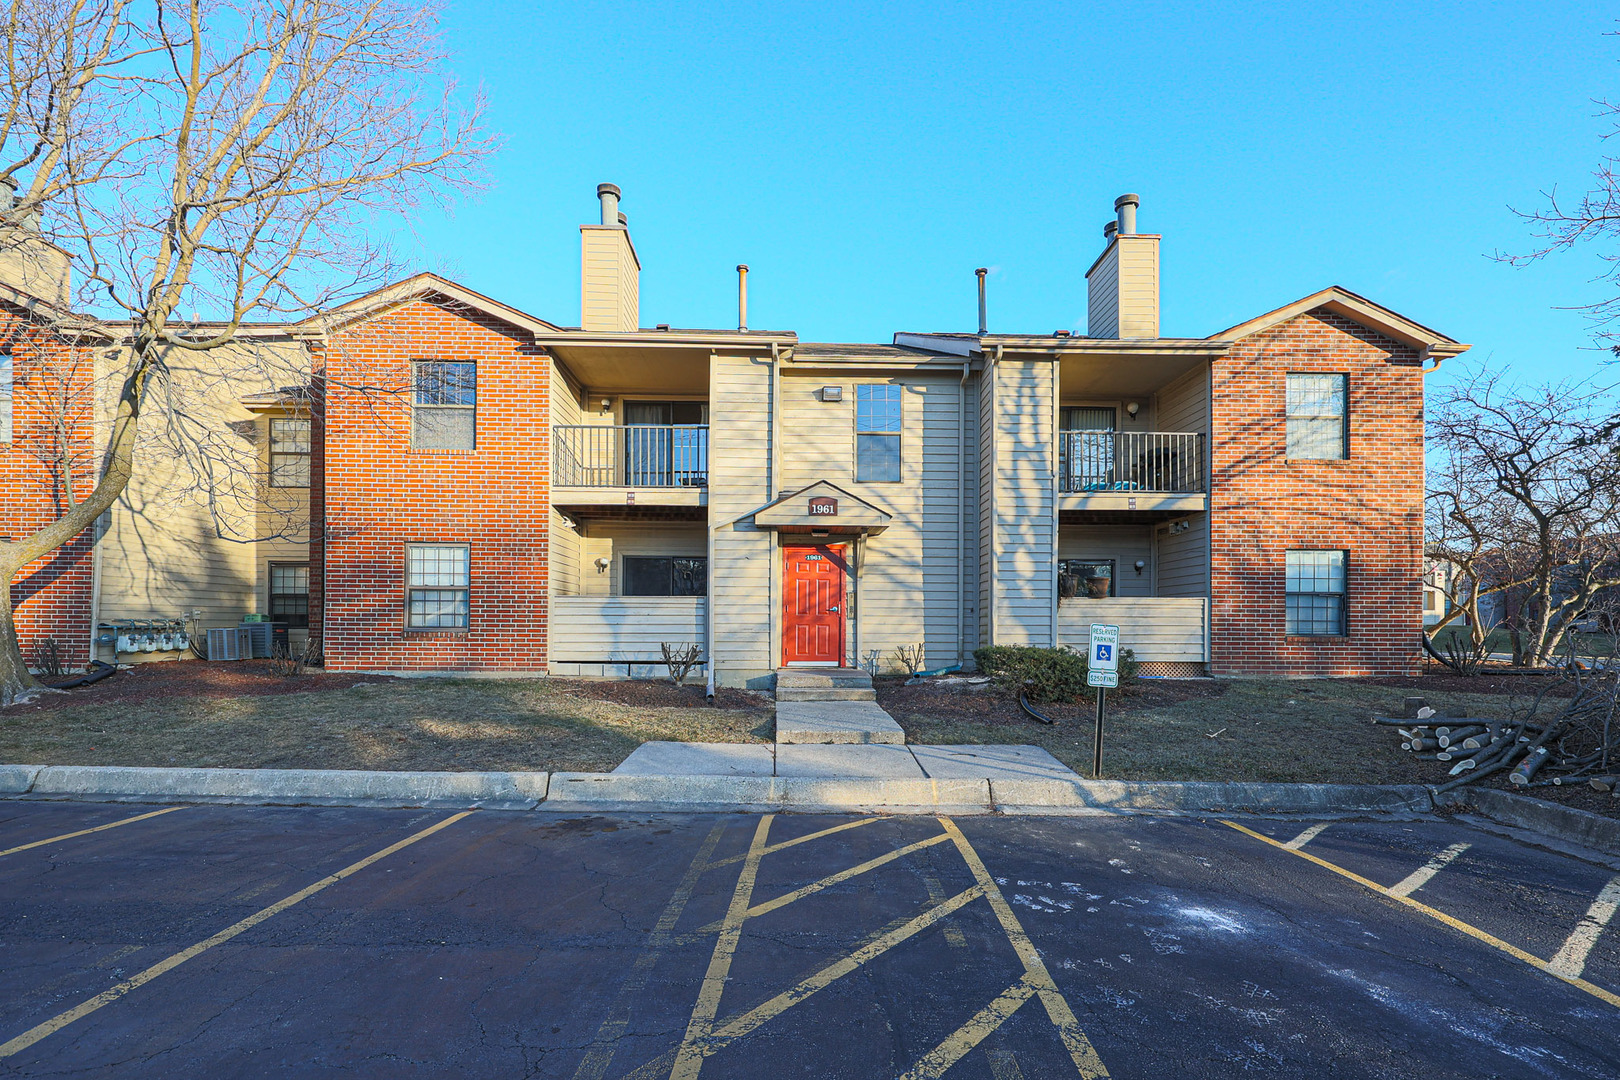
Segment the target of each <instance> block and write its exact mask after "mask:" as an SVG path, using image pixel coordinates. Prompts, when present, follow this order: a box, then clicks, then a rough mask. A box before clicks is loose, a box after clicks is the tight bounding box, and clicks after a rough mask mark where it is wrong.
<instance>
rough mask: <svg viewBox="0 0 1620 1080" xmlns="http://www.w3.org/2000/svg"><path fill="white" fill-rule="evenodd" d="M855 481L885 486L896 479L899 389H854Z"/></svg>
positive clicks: (870, 386)
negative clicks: (883, 484)
mask: <svg viewBox="0 0 1620 1080" xmlns="http://www.w3.org/2000/svg"><path fill="white" fill-rule="evenodd" d="M855 479H856V480H860V481H863V482H866V483H886V482H890V481H895V480H899V479H900V387H898V386H894V385H892V384H882V385H878V384H871V383H868V384H864V385H859V386H856V387H855Z"/></svg>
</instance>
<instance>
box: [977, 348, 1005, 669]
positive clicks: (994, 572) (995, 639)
mask: <svg viewBox="0 0 1620 1080" xmlns="http://www.w3.org/2000/svg"><path fill="white" fill-rule="evenodd" d="M1001 350H1002V347H1001V346H1000V345H997V346H996V354H995V356H994V357H992V358H991V360H990V372H989V375H990V378H989V380H988V384H989V390H990V470H989V475H990V588H989V589H987V590H985V595H986V596H987V597H988V599H989V601H990V605H989V606H990V612H989V616H988V618H989V626H990V640H989V642H988V644H990V645H996V644H999V643H1000V641H1001V635H999V634H998V633H996V630H997V626H996V621H997V620H996V615H997V612H998V611H999V607H998V605H997V603H996V590H997V589H998V588H1000V586H1001V573H1000V571H1001V560H1000V559H999V558H998V557H997V556H996V495H997V491H996V445H997V443H999V442H1000V440H999V439H998V438H997V437H996V377H995V369H996V368H998V367H1000V366H1001ZM979 392H980V393H981V394H982V393H983V392H984V391H983V390H982V389H981V390H980V391H979Z"/></svg>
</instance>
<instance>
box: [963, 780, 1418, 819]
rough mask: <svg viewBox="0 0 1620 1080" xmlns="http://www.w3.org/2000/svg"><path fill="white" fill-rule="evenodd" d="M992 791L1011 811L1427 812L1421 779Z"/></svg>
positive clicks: (1044, 784)
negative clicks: (1378, 782) (1418, 781)
mask: <svg viewBox="0 0 1620 1080" xmlns="http://www.w3.org/2000/svg"><path fill="white" fill-rule="evenodd" d="M990 794H991V796H992V798H993V800H994V802H995V806H996V809H997V810H999V811H1001V812H1003V813H1007V814H1106V813H1119V812H1122V811H1149V812H1156V813H1175V814H1210V813H1215V814H1240V813H1254V814H1359V813H1392V812H1393V813H1401V812H1406V813H1429V812H1430V811H1432V810H1433V809H1434V803H1433V801H1432V798H1431V796H1430V794H1429V789H1428V788H1425V787H1421V786H1419V785H1417V784H1388V785H1371V784H1368V785H1361V784H1262V783H1238V782H1234V783H1215V782H1207V781H1176V780H995V779H992V780H991V781H990Z"/></svg>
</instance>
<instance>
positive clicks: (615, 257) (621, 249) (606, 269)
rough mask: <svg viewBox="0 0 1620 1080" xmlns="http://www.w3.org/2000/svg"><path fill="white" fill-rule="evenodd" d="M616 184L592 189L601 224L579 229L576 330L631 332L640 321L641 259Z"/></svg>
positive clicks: (597, 186)
mask: <svg viewBox="0 0 1620 1080" xmlns="http://www.w3.org/2000/svg"><path fill="white" fill-rule="evenodd" d="M619 194H620V193H619V188H618V185H616V184H597V185H596V197H597V198H598V199H600V200H601V201H602V223H601V224H600V225H581V226H580V227H579V241H580V287H579V326H580V329H582V330H607V331H611V332H616V333H631V332H633V331H635V330H636V329H637V327H638V326H639V324H640V321H641V260H640V259H638V258H637V257H636V248H635V245H634V244H632V243H631V242H630V228H629V224H628V221H629V219H628V218H626V217H625V216H624V213H623V212H622V211H621V210H620V209H619Z"/></svg>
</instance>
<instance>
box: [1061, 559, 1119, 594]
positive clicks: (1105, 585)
mask: <svg viewBox="0 0 1620 1080" xmlns="http://www.w3.org/2000/svg"><path fill="white" fill-rule="evenodd" d="M1113 595H1114V560H1113V559H1059V560H1058V596H1059V597H1061V598H1062V599H1064V600H1073V599H1075V598H1077V597H1078V598H1080V599H1085V600H1093V599H1094V600H1101V599H1102V598H1104V597H1107V596H1113Z"/></svg>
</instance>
